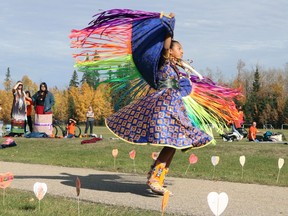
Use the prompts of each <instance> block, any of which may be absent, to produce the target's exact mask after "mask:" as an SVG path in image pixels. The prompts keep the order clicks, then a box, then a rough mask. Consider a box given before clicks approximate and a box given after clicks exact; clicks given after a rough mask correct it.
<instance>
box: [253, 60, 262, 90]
mask: <svg viewBox="0 0 288 216" xmlns="http://www.w3.org/2000/svg"><path fill="white" fill-rule="evenodd" d="M259 90H260V73H259V68H258V66H256V71H255V73H254V82H253V92H255V93H257V92H259Z"/></svg>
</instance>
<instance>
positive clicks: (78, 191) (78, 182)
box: [76, 177, 81, 216]
mask: <svg viewBox="0 0 288 216" xmlns="http://www.w3.org/2000/svg"><path fill="white" fill-rule="evenodd" d="M80 188H81V181H80V179H79V177H77V178H76V193H77V197H78V216H79V215H80V197H79V195H80Z"/></svg>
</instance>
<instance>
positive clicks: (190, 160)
mask: <svg viewBox="0 0 288 216" xmlns="http://www.w3.org/2000/svg"><path fill="white" fill-rule="evenodd" d="M197 161H198V157H197V156H196V155H195V154H191V155H190V157H189V165H188V167H187V169H186V172H185V175H186V174H187V172H188V169H189V167H190V165H191V164H195V163H197Z"/></svg>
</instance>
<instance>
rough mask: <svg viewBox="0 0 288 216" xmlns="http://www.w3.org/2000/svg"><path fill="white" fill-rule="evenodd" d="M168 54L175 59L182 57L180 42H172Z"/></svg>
mask: <svg viewBox="0 0 288 216" xmlns="http://www.w3.org/2000/svg"><path fill="white" fill-rule="evenodd" d="M170 56H172V57H174V58H176V59H182V58H183V48H182V46H181V44H180V43H178V42H174V43H173V45H172V48H171V49H170Z"/></svg>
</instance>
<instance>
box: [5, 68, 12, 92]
mask: <svg viewBox="0 0 288 216" xmlns="http://www.w3.org/2000/svg"><path fill="white" fill-rule="evenodd" d="M3 85H4V89H5V90H6V91H10V90H12V79H11V74H10V68H9V67H8V68H7V72H6V74H5V80H4V83H3Z"/></svg>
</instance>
